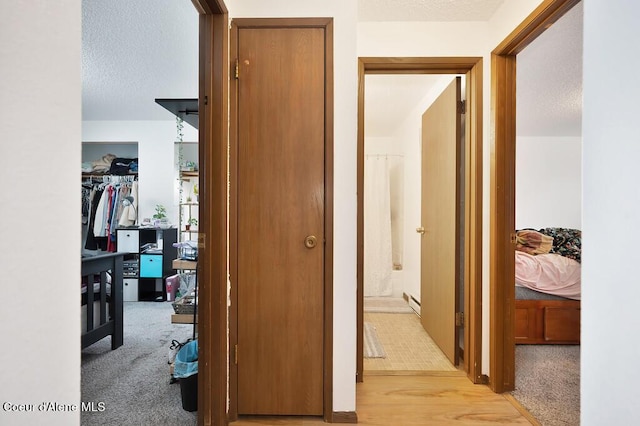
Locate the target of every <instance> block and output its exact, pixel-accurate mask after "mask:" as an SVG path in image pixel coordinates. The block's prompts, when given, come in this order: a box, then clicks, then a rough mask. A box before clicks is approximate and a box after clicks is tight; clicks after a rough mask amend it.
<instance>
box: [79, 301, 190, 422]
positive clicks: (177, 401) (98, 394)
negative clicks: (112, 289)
mask: <svg viewBox="0 0 640 426" xmlns="http://www.w3.org/2000/svg"><path fill="white" fill-rule="evenodd" d="M172 313H173V308H172V306H171V303H169V302H125V303H124V345H123V346H121V347H119V348H118V349H116V350H114V351H112V350H111V338H110V337H106V338H104V339H102V340H101V341H99V342H96V343H94V344H93V345H91V346H90V347H88V348H87V349H85V350H83V351H82V367H81V378H82V401H84V402H94V403H96V404H97V403H99V402H102V403H104V411H96V412H82V413H81V417H80V418H81V423H82V425H83V426H90V425H100V426H103V425H118V426H123V425H136V426H137V425H190V424H191V425H195V424H196V416H197V413H196V412H188V411H185V410H183V409H182V399H181V392H180V384H179V383H173V384H170V383H169V381H170V378H171V376H170V372H169V365H168V363H167V361H168V358H169V345H170V344H171V340H173V339H176V340H179V341H181V342H183V341H185V340H186V339H187V338H189V337H191V336H192V332H193V327H192V326H191V325H182V324H172V323H171V314H172Z"/></svg>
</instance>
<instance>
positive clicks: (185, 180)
mask: <svg viewBox="0 0 640 426" xmlns="http://www.w3.org/2000/svg"><path fill="white" fill-rule="evenodd" d="M198 177H199V175H198V172H197V171H185V170H182V171H180V185H182V190H183V194H184V192H185V191H186V193H187V194H189V195H188V196H185V199H186V198H187V197H189V196H191V197H192V198H191V201H182V200H181V202H180V214H179V217H178V228H179V229H180V238H179V240H180V241H189V240H196V241H197V239H198V235H197V234H198V228H197V226H196V227H194V226H193V225H191V226H190V229H187V225H188V224H189V221H190V220H191V219H196V220H199V216H198V212H199V210H198V208H199V206H198V202H197V196H196V195H195V194H193V187H194V186H195V185H197V184H198ZM194 200H195V201H194Z"/></svg>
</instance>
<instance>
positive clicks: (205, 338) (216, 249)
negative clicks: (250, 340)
mask: <svg viewBox="0 0 640 426" xmlns="http://www.w3.org/2000/svg"><path fill="white" fill-rule="evenodd" d="M192 3H193V5H194V6H195V8H196V10H197V11H198V13H199V15H200V17H199V48H198V51H199V83H198V85H199V90H198V92H199V93H198V98H199V100H198V111H199V113H198V115H199V126H198V127H199V129H198V155H199V159H200V175H199V180H198V185H199V187H200V212H201V213H200V215H199V217H200V233H199V234H198V252H199V253H198V257H199V262H198V293H199V294H198V301H199V303H198V319H199V321H198V349H199V355H198V359H199V360H200V362H199V368H198V376H199V377H198V425H212V424H214V425H226V424H228V420H227V377H228V376H227V353H228V350H227V216H228V212H227V200H228V192H227V170H228V167H227V154H228V128H229V122H228V109H229V84H228V82H229V66H228V61H229V53H228V34H229V31H228V28H229V25H228V21H229V18H228V11H227V8H226V6H225V4H224V0H192Z"/></svg>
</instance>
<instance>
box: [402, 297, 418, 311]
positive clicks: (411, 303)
mask: <svg viewBox="0 0 640 426" xmlns="http://www.w3.org/2000/svg"><path fill="white" fill-rule="evenodd" d="M402 298H403V299H404V300H406V301H407V303H408V304H409V306H410V307H411V309H413V310H414V312H415V313H416V314H417V315H418V316H420V301H419V300H418V299H416V298H415V297H413V296H410V295H408V294H407V293H403V294H402Z"/></svg>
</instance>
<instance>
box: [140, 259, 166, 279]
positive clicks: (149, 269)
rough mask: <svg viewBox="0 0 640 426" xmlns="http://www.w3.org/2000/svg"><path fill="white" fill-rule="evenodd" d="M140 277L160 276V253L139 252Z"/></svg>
mask: <svg viewBox="0 0 640 426" xmlns="http://www.w3.org/2000/svg"><path fill="white" fill-rule="evenodd" d="M140 277H143V278H162V255H161V254H141V255H140Z"/></svg>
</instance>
